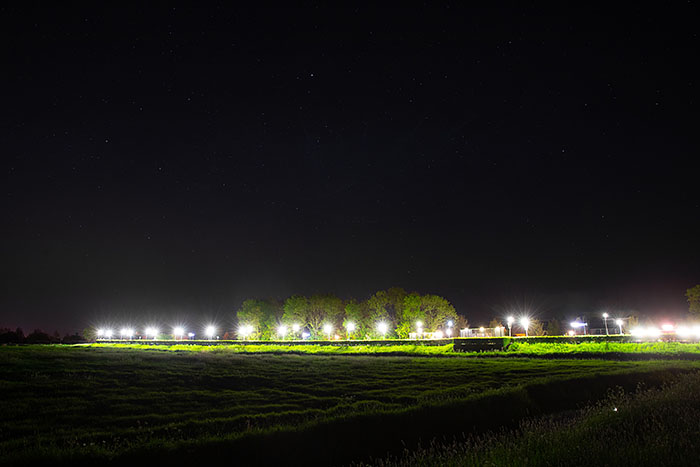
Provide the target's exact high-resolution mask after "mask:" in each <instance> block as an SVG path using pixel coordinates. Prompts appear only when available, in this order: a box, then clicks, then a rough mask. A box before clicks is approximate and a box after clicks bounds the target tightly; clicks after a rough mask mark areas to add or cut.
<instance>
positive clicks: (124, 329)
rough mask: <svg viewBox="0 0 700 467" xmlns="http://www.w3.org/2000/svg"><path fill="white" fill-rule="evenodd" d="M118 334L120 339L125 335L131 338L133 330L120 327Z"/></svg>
mask: <svg viewBox="0 0 700 467" xmlns="http://www.w3.org/2000/svg"><path fill="white" fill-rule="evenodd" d="M120 334H121V336H122V339H124V338H125V337H128V338H129V339H131V337H132V336H133V335H134V330H133V329H131V328H122V329H121V331H120Z"/></svg>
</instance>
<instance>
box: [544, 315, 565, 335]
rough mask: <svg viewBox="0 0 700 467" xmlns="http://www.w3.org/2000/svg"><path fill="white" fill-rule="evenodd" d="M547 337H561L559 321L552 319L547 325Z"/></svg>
mask: <svg viewBox="0 0 700 467" xmlns="http://www.w3.org/2000/svg"><path fill="white" fill-rule="evenodd" d="M547 335H548V336H561V335H562V331H561V323H560V322H559V320H558V319H551V320H549V322H548V323H547Z"/></svg>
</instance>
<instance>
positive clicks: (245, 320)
mask: <svg viewBox="0 0 700 467" xmlns="http://www.w3.org/2000/svg"><path fill="white" fill-rule="evenodd" d="M280 317H281V308H280V305H279V303H277V302H276V301H273V300H256V299H250V300H246V301H244V302H243V303H242V304H241V308H240V309H239V310H238V311H237V312H236V318H237V319H238V325H239V326H242V325H247V326H252V327H253V334H252V335H251V336H250V337H252V338H253V339H272V338H275V337H276V332H277V331H276V328H277V323H278V321H279V319H280Z"/></svg>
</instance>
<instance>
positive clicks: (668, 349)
mask: <svg viewBox="0 0 700 467" xmlns="http://www.w3.org/2000/svg"><path fill="white" fill-rule="evenodd" d="M85 346H89V347H98V348H99V347H107V348H110V347H111V348H121V349H140V350H152V351H170V352H212V353H231V354H239V353H240V354H246V353H248V354H260V353H271V354H315V355H319V354H324V355H392V354H393V355H427V356H454V357H458V356H462V357H464V356H481V357H486V356H518V355H522V356H543V355H549V354H605V353H613V354H617V353H624V354H658V355H680V354H698V355H700V344H698V343H681V342H641V343H633V342H581V343H577V344H573V343H556V342H535V343H533V342H525V341H519V340H517V339H514V340H513V341H512V342H511V343H510V345H509V346H508V347H507V349H506V350H504V351H485V352H455V351H454V350H453V346H452V344H447V345H435V346H430V345H406V344H402V345H381V346H373V345H354V346H344V345H313V344H310V345H309V344H306V345H277V344H246V345H241V344H220V345H197V344H175V345H166V344H161V345H152V344H85Z"/></svg>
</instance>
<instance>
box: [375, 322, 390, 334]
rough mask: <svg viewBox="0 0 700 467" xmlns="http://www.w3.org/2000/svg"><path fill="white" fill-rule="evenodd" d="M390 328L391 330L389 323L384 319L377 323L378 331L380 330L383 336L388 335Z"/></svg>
mask: <svg viewBox="0 0 700 467" xmlns="http://www.w3.org/2000/svg"><path fill="white" fill-rule="evenodd" d="M388 330H389V325H388V324H386V323H385V322H384V321H382V322H381V323H379V324H377V331H379V333H380V334H381V335H382V336H386V333H387V331H388Z"/></svg>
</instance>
